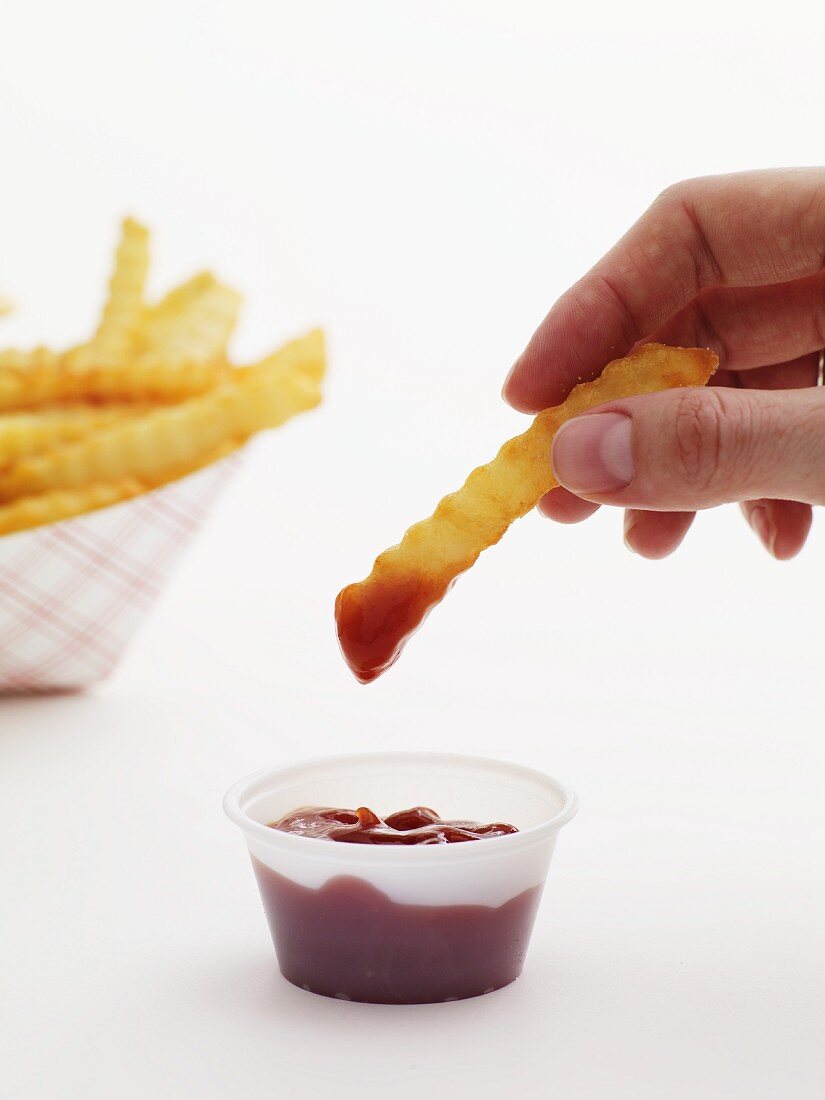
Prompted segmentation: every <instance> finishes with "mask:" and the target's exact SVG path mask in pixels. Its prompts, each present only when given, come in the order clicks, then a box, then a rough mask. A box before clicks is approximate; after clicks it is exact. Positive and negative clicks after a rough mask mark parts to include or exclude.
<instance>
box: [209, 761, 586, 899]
mask: <svg viewBox="0 0 825 1100" xmlns="http://www.w3.org/2000/svg"><path fill="white" fill-rule="evenodd" d="M223 805H224V809H225V811H226V813H227V815H228V816H229V818H230V819H231V820H232V821H234V822H235V824H236V825H238V826H240V828H241V829H242V830H243V833H244V837H245V839H246V844H247V847H248V849H249V853H250V855H251V856H253V857H254V859H255V860H257V861H258V862H259V863H262V864H263V865H264V866H266V867H269V868H270V869H271V870H272V871H275V872H276V874H278V875H281V876H283V877H284V878H286V879H289V880H291V881H292V882H293V883H296V884H298V885H300V886H304V887H307V888H310V889H320V888H321V887H322V886H323V885H324V884H325V883H326V882H328V881H329V880H330V879H333V878H336V877H338V876H353V877H355V878H359V879H363V880H365V881H366V882H368V883H369V884H370V885H371V886H373V887H375V888H376V889H378V890H380V891H381V892H382V893H384V894H386V895H387V896H388V897H389V898H390V899H391V900H393V901H395V902H397V903H400V904H413V905H485V906H494V907H497V906H501V905H503V904H505V903H506V902H508V901H510V900H511V899H513V898H515V897H516V896H518V895H519V894H521V893H523V892H524V891H526V890H529V889H531V888H534V887H539V888H541V887H543V885H544V882H545V879H546V877H547V871H548V868H549V865H550V860H551V857H552V855H553V849H554V847H555V842H556V837H557V836H558V833H559V830H560V829H561V828H562V826H563V825H565V824H567V822H568V821H570V819H571V818H572V817H573V815H574V814H575V813H576V810H577V809H578V799H577V797H576V795H575V794H574V792H573V791H571V790H570V789H569V788H567V787H565V786H564V785H563V784H561V783H559V782H558V781H557V780H556V779H552V778H551V777H550V776H548V775H545V774H543V773H542V772H539V771H535V770H533V769H532V768H528V767H524V766H522V765H519V764H511V763H506V762H504V761H501V760H492V759H487V758H485V757H478V756H464V755H458V754H448V753H429V752H398V753H390V752H386V753H364V754H348V755H345V756H332V757H327V758H322V759H316V760H309V761H305V762H303V763H297V764H291V765H287V766H282V767H274V768H269V769H266V770H264V771H260V772H256V773H255V774H253V775H251V776H247V777H246V778H245V779H241V780H240V781H239V782H237V783H235V784H234V786H232V787H231V788H230V790H229V791H228V792H227V794H226V796H225V798H224V803H223ZM302 806H327V807H329V806H336V807H346V808H355V807H358V806H369V807H370V809H372V810H374V811H375V812H376V813H378V814H389V813H391V812H394V811H397V810H402V809H406V808H408V807H410V806H430V807H432V808H434V809H435V810H436V811H437V812H438V813H440V814H442V815H443V816H444V817H445V818H449V819H453V820H473V821H481V822H484V823H489V822H495V821H503V822H508V823H509V824H512V825H515V826H516V828H517V829H518V830H519V831H518V832H516V833H509V834H506V835H504V836H498V837H488V838H485V839H483V840H481V841H476V842H473V843H465V844H438V845H409V846H407V845H403V846H402V845H369V844H339V843H332V842H329V841H314V840H311V839H308V838H306V837H302V836H296V835H293V834H290V833H285V832H281V831H279V830H277V829H272V828H269V827H268V823H269V822H272V821H277V820H278V819H279V818H280V817H283V816H284V815H285V814H287V813H289V812H290V811H292V810H295V809H297V808H298V807H302Z"/></svg>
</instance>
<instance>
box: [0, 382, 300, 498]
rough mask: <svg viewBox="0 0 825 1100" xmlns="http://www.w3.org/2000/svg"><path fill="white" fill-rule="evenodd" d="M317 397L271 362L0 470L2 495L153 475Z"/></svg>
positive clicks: (285, 415) (282, 418)
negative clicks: (205, 391)
mask: <svg viewBox="0 0 825 1100" xmlns="http://www.w3.org/2000/svg"><path fill="white" fill-rule="evenodd" d="M320 400H321V394H320V390H319V388H318V386H317V385H316V384H315V383H314V382H312V380H311V379H308V378H306V377H305V376H303V375H301V374H299V373H297V372H294V371H282V370H279V369H271V370H267V371H262V372H260V373H259V374H256V375H251V376H248V377H246V378H244V379H243V380H241V381H238V382H227V383H226V384H224V385H222V386H219V387H218V388H217V389H216V390H214V391H212V392H211V393H208V394H206V395H204V396H203V397H199V398H193V399H192V400H190V401H186V402H184V403H183V404H180V405H174V406H171V407H168V408H163V409H157V410H156V411H153V412H151V413H148V414H146V415H145V416H140V417H137V418H135V419H132V420H129V421H126V422H124V423H122V424H113V425H111V426H110V427H108V428H105V429H102V430H101V431H99V432H97V433H96V434H95V435H94V436H91V437H89V438H87V439H83V440H80V441H78V442H76V443H71V444H68V445H66V446H64V447H60V448H57V449H55V450H53V451H47V452H46V453H44V454H42V455H34V456H32V457H30V458H24V459H21V461H20V462H18V463H16V464H15V465H13V466H11V467H10V468H9V469H7V470H4V471H0V501H3V500H12V499H14V498H15V497H19V496H27V495H30V494H32V493H39V492H45V491H47V490H50V489H58V488H75V487H77V486H80V485H87V484H91V483H94V482H99V481H103V480H107V481H111V480H115V479H118V478H121V477H127V476H132V477H138V478H148V479H151V478H156V477H162V476H163V474H164V472H165V471H166V470H169V469H174V468H175V467H178V466H186V465H187V464H189V463H193V462H196V461H197V460H198V458H199V456H201V455H203V454H205V453H207V452H209V451H210V450H212V449H214V448H216V447H219V446H221V445H222V444H223V443H225V442H227V441H228V440H232V439H236V438H243V437H246V436H249V435H252V434H253V433H254V432H257V431H261V430H263V429H265V428H274V427H277V426H278V425H279V424H282V423H284V421H286V420H288V419H289V418H290V417H291V416H294V415H295V414H296V413H299V412H304V411H306V410H308V409H311V408H313V407H314V406H315V405H317V404H318V403H319V401H320Z"/></svg>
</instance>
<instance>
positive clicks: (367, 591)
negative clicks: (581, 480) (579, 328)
mask: <svg viewBox="0 0 825 1100" xmlns="http://www.w3.org/2000/svg"><path fill="white" fill-rule="evenodd" d="M717 364H718V359H717V357H716V355H714V354H713V352H711V351H707V350H705V349H703V348H670V347H665V346H663V345H662V344H647V345H645V346H644V347H642V348H639V349H638V350H636V351H634V352H633V353H632V354H631V355H628V356H627V357H626V358H625V359H617V360H615V361H614V362H612V363H609V364H608V365H607V366H606V367H605V368H604V371H603V373H602V374H601V376H600V377H599V378H597V379H595V381H593V382H584V383H582V384H581V385H578V386H576V388H575V389H574V390H573V391H572V392H571V393H570V395H569V397H568V398H567V400H566V401H564V402H563V403H562V404H561V405H557V406H555V407H554V408H550V409H546V410H545V411H544V412H542V413H540V414H539V415H538V416H537V417H536V418H535V420H534V421H533V423H532V425H531V426H530V427H529V428H528V429H527V431H526V432H524V434H523V435H520V436H517V437H516V438H515V439H511V440H510V441H509V442H507V443H505V444H504V446H503V447H502V448H501V450H500V451H499V453H498V454H497V455H496V457H495V458H494V459H493V461H492V462H490V463H488V464H487V465H486V466H480V467H479V468H478V469H477V470H474V471H473V472H472V473H471V474H470V476H469V477H468V478H467V480H466V482H465V483H464V485H463V487H462V488H461V489H459V490H458V492H455V493H452V494H451V495H450V496H447V497H445V498H444V499H443V500H442V501H441V503H440V504H439V505H438V507H437V508H436V510H435V512H434V513H433V515H432V516H430V518H429V519H426V520H424V521H423V522H421V523H416V524H415V525H414V526H413V527H410V529H409V530H408V531H407V533H406V534H405V535H404V537H403V539H402V540H401V542H400V543H399V545H398V546H394V547H393V548H392V549H390V550H386V551H384V553H383V554H380V555H379V557H378V558H377V559H376V561H375V564H374V565H373V568H372V572H371V573H370V575H369V576H368V577H367V578H366V580H363V581H360V582H359V583H357V584H351V585H349V586H348V587H347V588H345V589H344V590H343V591H342V592H340V593H339V594H338V598H337V600H336V602H335V619H336V623H337V626H338V638H339V641H340V644H341V650H342V652H343V655H344V658H345V659H346V661H347V663H348V664H349V666H350V668H351V669H352V671H353V672H354V673H355V675H356V677H357V678H358V679H359V680H360V681H361V682H362V683H368V682H369V681H371V680H374V679H375V678H376V676H379V675H380V674H381V673H382V672H384V671H385V670H386V669H387V668H389V667H390V665H392V664H393V662H394V661H396V660H397V658H398V656H399V654H400V652H401V650H402V648H403V646H404V643H405V642H406V641H407V639H408V638H409V637H410V635H411V634H412V633H413V632H414V631H415V630H416V629H417V628H418V627H419V626H420V625H421V623H422V622H423V620H424V618H425V617H426V615H427V614H428V613H429V612H430V610H431V609H432V608H433V607H434V606H435V605H436V604H437V603H438V602H439V601H440V600H441V599H442V598H443V596H444V595H445V593H446V592H447V590H448V589H449V588H450V586H451V585H452V584H453V582H454V581H455V579H456V577H458V576H459V574H461V573H463V572H464V571H465V570H466V569H469V568H470V566H471V565H472V564H473V563H474V562H475V560H476V558H477V557H478V556H479V554H480V553H481V552H482V550H485V549H486V548H487V547H489V546H492V545H493V544H494V543H496V542H498V540H499V539H500V538H501V536H502V535H503V534H504V532H505V531H506V530H507V528H508V527H509V526H510V524H511V523H512V522H513V521H514V520H516V519H518V518H519V517H520V516H523V515H525V514H526V513H527V512H528V511H529V510H530V509H531V508H532V507H534V505H535V504H537V503H538V501H539V500H540V499H541V497H543V496H544V494H545V493H547V492H549V491H550V490H551V489H553V488H555V486H556V484H557V482H556V481H555V479H554V477H553V471H552V467H551V465H550V461H549V456H550V445H551V443H552V440H553V436H554V435H555V433H556V432H557V431H558V429H559V428H560V427H561V425H562V424H563V423H564V422H565V421H566V420H569V419H570V418H571V417H574V416H578V415H579V414H580V413H582V412H586V411H587V410H588V409H591V408H594V407H595V406H597V405H602V404H604V403H605V402H607V401H614V400H617V399H619V398H622V397H631V396H633V395H634V394H642V393H653V392H655V391H657V390H664V389H669V388H671V387H676V386H703V385H705V383H706V382H707V381H708V379H709V378H710V376H711V375H712V374H713V372H714V370H715V369H716V366H717Z"/></svg>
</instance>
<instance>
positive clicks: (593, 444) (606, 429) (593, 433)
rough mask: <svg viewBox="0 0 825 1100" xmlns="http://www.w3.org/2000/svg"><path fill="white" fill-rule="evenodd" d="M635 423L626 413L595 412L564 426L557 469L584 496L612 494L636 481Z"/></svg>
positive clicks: (554, 459)
mask: <svg viewBox="0 0 825 1100" xmlns="http://www.w3.org/2000/svg"><path fill="white" fill-rule="evenodd" d="M630 435H631V420H630V417H629V416H625V415H624V414H623V413H609V412H605V413H592V414H591V415H589V416H578V417H576V418H575V419H574V420H568V422H567V423H566V424H563V425H562V426H561V428H560V429H559V431H558V432H556V438H555V439H554V440H553V454H552V462H553V470H554V472H555V474H556V477H557V478H558V480H559V482H560V483H561V484H562V485H564V487H565V488H566V489H570V491H571V492H573V493H578V494H579V495H580V496H589V495H591V494H593V493H612V492H615V490H616V489H624V487H625V486H626V485H629V484H630V482H631V481H632V480H633V475H634V474H635V472H636V471H635V468H634V466H633V452H632V450H631V445H630Z"/></svg>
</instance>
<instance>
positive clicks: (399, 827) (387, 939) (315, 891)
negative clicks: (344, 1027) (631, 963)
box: [252, 806, 541, 1004]
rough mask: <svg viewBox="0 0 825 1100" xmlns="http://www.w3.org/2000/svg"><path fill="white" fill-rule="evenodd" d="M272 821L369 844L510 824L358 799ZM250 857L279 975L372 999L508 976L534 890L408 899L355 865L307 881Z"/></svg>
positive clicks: (461, 834)
mask: <svg viewBox="0 0 825 1100" xmlns="http://www.w3.org/2000/svg"><path fill="white" fill-rule="evenodd" d="M271 827H272V828H274V829H278V830H280V831H282V832H287V833H292V834H294V835H297V836H303V837H307V838H310V839H316V840H322V841H324V842H326V843H329V842H331V841H332V842H335V843H344V844H371V845H375V844H381V845H383V844H395V845H410V844H416V845H418V844H424V845H434V844H439V845H441V844H456V843H465V842H468V841H477V840H484V839H486V838H490V837H497V836H504V835H506V834H508V833H515V832H517V831H518V830H517V829H516V828H515V827H514V826H512V825H506V824H500V823H496V824H491V825H482V824H479V823H477V822H473V821H445V820H443V819H442V818H440V817H439V816H438V814H436V813H435V811H434V810H431V809H428V808H427V807H425V806H415V807H414V808H413V809H410V810H402V811H401V812H400V813H394V814H390V815H389V816H388V817H386V818H383V819H382V818H380V817H379V816H378V815H377V814H375V813H373V812H372V811H371V810H368V809H366V808H364V807H361V808H360V809H357V810H342V809H329V808H315V807H309V808H306V807H305V808H302V809H298V810H294V811H293V812H292V813H289V814H286V815H285V816H284V817H282V818H281V819H280V820H279V821H275V822H273V823H272V826H271ZM400 858H403V857H400ZM252 863H253V867H254V869H255V875H256V877H257V879H258V885H259V886H260V890H261V897H262V898H263V902H264V908H265V909H266V914H267V918H268V920H269V927H270V931H271V932H272V939H273V942H274V944H275V951H276V954H277V956H278V963H279V965H280V968H281V973H282V974H283V975H284V977H285V978H286V979H287V980H288V981H290V982H292V984H293V985H297V986H300V987H301V988H303V989H306V990H308V991H310V992H312V993H320V994H322V995H324V996H327V997H337V998H339V999H341V1000H350V1001H366V1002H371V1003H374V1004H426V1003H432V1002H437V1001H454V1000H461V999H463V998H465V997H477V996H479V994H482V993H488V992H490V991H491V990H494V989H499V988H501V987H502V986H504V985H508V984H509V983H510V982H512V981H514V980H515V978H517V977H518V975H519V974H520V973H521V969H522V965H523V963H524V956H525V953H526V950H527V944H528V941H529V939H530V932H531V929H532V927H533V921H534V920H535V916H536V911H537V909H538V905H539V899H540V896H541V887H540V886H534V887H532V888H531V889H528V890H524V891H523V892H522V893H520V894H517V895H516V896H515V897H512V898H510V900H509V901H506V902H505V903H504V904H503V905H499V906H488V905H479V904H469V905H463V904H458V905H457V904H445V905H419V904H408V903H401V902H398V901H395V900H393V899H392V898H391V897H389V896H388V895H387V894H385V893H383V892H382V891H381V890H379V889H377V888H376V887H375V886H373V885H372V883H370V882H367V881H366V880H365V879H363V878H358V877H355V876H354V875H341V876H338V877H334V878H331V879H328V880H327V881H326V882H324V883H323V885H321V886H320V887H317V888H312V887H307V886H303V885H301V884H300V883H297V882H293V881H292V880H291V879H289V878H286V877H285V876H284V875H281V874H278V873H277V872H275V871H273V870H272V869H271V868H270V867H267V866H265V865H264V864H263V863H262V862H260V860H257V859H255V858H254V857H253V860H252ZM419 866H420V864H419Z"/></svg>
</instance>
